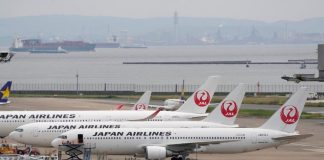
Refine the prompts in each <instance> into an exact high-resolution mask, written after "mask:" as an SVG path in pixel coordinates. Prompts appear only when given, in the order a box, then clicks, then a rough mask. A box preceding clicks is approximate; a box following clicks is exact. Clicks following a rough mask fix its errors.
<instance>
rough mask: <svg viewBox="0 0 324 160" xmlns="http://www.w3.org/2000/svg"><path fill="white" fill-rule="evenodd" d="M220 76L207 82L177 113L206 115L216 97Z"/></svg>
mask: <svg viewBox="0 0 324 160" xmlns="http://www.w3.org/2000/svg"><path fill="white" fill-rule="evenodd" d="M218 81H219V76H210V77H208V79H207V81H206V82H205V83H204V84H203V85H201V86H200V87H199V89H198V90H196V91H195V92H194V93H193V94H192V95H191V96H190V97H189V98H188V99H187V100H186V101H185V103H184V104H183V105H181V106H180V108H179V109H178V110H177V112H186V113H197V114H204V113H206V110H207V108H208V105H209V104H210V102H211V99H212V98H213V96H214V92H215V90H216V87H217V84H218Z"/></svg>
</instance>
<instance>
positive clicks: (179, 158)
mask: <svg viewBox="0 0 324 160" xmlns="http://www.w3.org/2000/svg"><path fill="white" fill-rule="evenodd" d="M187 156H188V154H186V153H184V154H180V155H177V156H173V157H172V158H171V160H190V158H186V157H187Z"/></svg>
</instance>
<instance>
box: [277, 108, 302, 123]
mask: <svg viewBox="0 0 324 160" xmlns="http://www.w3.org/2000/svg"><path fill="white" fill-rule="evenodd" d="M280 117H281V120H282V121H283V122H284V123H286V124H294V123H295V122H297V120H298V118H299V112H298V109H297V108H296V107H295V106H292V105H289V106H285V107H283V108H282V109H281V113H280Z"/></svg>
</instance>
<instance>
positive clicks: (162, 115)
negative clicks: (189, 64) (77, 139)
mask: <svg viewBox="0 0 324 160" xmlns="http://www.w3.org/2000/svg"><path fill="white" fill-rule="evenodd" d="M152 113H154V111H127V110H126V111H125V110H123V111H1V112H0V126H1V130H0V137H6V136H8V135H9V133H10V132H12V131H14V130H15V129H16V128H17V127H19V126H21V125H24V124H27V123H34V122H92V121H94V122H101V121H127V120H141V119H145V118H146V117H148V116H150V115H151V114H152ZM207 115H208V114H194V113H185V112H176V111H172V112H171V111H170V112H169V111H161V112H159V114H158V115H157V116H156V117H154V118H153V119H151V121H190V120H192V118H195V117H199V118H204V117H206V116H207Z"/></svg>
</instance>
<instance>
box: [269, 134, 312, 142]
mask: <svg viewBox="0 0 324 160" xmlns="http://www.w3.org/2000/svg"><path fill="white" fill-rule="evenodd" d="M311 136H313V134H301V135H292V136H283V137H276V138H272V139H273V140H276V141H283V142H295V141H298V140H301V139H305V138H308V137H311Z"/></svg>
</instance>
